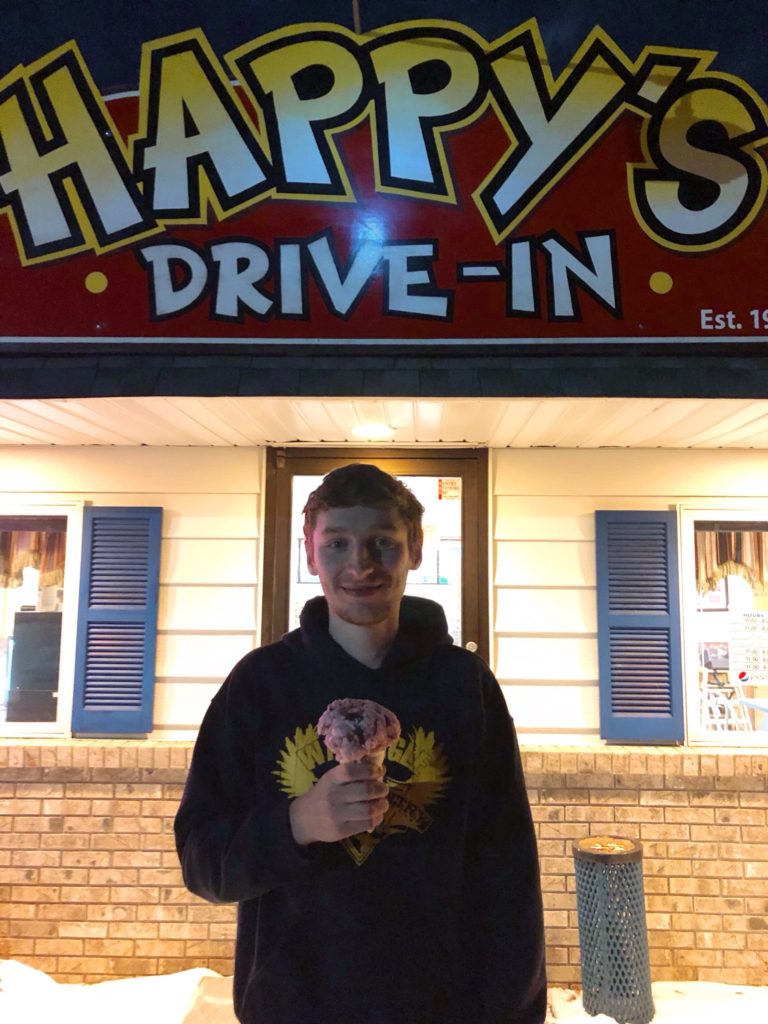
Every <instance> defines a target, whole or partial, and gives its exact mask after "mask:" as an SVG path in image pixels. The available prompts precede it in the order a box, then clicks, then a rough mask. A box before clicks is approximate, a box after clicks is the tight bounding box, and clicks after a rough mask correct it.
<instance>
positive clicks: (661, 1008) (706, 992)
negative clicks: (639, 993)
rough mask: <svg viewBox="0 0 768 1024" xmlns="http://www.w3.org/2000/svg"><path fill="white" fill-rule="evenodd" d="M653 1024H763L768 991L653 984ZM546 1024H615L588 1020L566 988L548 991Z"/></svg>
mask: <svg viewBox="0 0 768 1024" xmlns="http://www.w3.org/2000/svg"><path fill="white" fill-rule="evenodd" d="M651 988H652V991H653V1003H654V1006H655V1007H656V1015H655V1017H654V1018H653V1024H764V1022H768V988H758V987H754V986H749V985H721V984H719V983H717V982H709V981H655V982H654V983H653V985H652V986H651ZM547 1024H616V1022H615V1020H614V1018H613V1017H608V1016H606V1015H605V1014H603V1013H599V1014H597V1015H596V1016H594V1017H591V1016H590V1015H589V1014H588V1013H587V1012H586V1011H585V1009H584V1007H583V1005H582V1002H581V996H580V995H579V994H578V993H576V992H574V991H572V990H571V989H567V988H553V989H550V990H549V1012H548V1014H547Z"/></svg>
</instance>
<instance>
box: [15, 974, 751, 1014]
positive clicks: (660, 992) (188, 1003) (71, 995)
mask: <svg viewBox="0 0 768 1024" xmlns="http://www.w3.org/2000/svg"><path fill="white" fill-rule="evenodd" d="M206 978H218V979H221V982H222V984H221V985H220V986H217V985H216V983H215V982H205V984H202V983H203V981H204V979H206ZM208 985H210V986H211V991H210V993H208V994H205V992H204V989H205V987H206V986H208ZM652 987H653V1001H654V1004H655V1006H656V1016H655V1017H654V1018H653V1024H768V987H765V988H758V987H751V986H748V985H721V984H718V983H716V982H706V981H690V982H677V981H656V982H654V983H653V986H652ZM230 992H231V979H230V978H226V979H225V978H222V975H220V974H217V973H216V971H209V970H208V969H207V968H204V967H199V968H195V969H193V970H190V971H180V972H179V973H177V974H165V975H158V976H156V977H145V978H120V979H118V980H117V981H102V982H99V983H98V984H95V985H60V984H58V983H57V982H56V981H54V980H53V978H51V977H49V976H48V975H47V974H44V973H43V972H42V971H37V970H35V969H34V968H33V967H28V966H27V965H26V964H22V963H19V961H18V960H0V1021H2V1024H51V1022H52V1021H62V1022H63V1024H69V1022H77V1024H105V1021H108V1022H109V1024H183V1022H184V1020H185V1019H187V1015H188V1014H190V1016H189V1018H188V1024H192V1021H193V1020H195V1021H200V1022H203V1021H206V1022H208V1021H210V1022H213V1021H221V1022H224V1021H230V1020H231V1021H234V1015H233V1014H232V1009H231V1000H230V999H229V993H230ZM225 1003H226V1004H227V1005H224V1004H225ZM190 1011H192V1012H191V1013H190ZM546 1024H615V1021H614V1019H613V1017H608V1016H606V1015H605V1014H602V1013H601V1014H598V1015H597V1016H595V1017H591V1016H590V1015H589V1014H588V1013H587V1012H586V1011H585V1010H584V1007H583V1005H582V1002H581V996H580V995H579V994H578V993H577V992H574V991H573V990H572V989H567V988H551V989H550V990H549V1011H548V1013H547V1021H546Z"/></svg>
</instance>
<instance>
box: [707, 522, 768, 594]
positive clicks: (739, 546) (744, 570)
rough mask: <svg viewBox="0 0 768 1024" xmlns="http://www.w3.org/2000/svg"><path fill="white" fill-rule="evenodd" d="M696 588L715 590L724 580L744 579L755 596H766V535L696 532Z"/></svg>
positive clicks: (753, 532)
mask: <svg viewBox="0 0 768 1024" xmlns="http://www.w3.org/2000/svg"><path fill="white" fill-rule="evenodd" d="M694 541H695V545H696V587H697V589H698V591H699V593H701V594H703V593H706V592H707V591H709V590H714V589H715V588H716V587H717V585H718V583H719V582H720V580H722V579H723V578H724V577H725V576H743V577H744V579H746V580H747V581H748V582H749V583H750V585H751V587H752V589H753V590H754V592H755V593H756V594H765V593H768V533H763V532H760V531H758V530H699V529H697V530H695V531H694Z"/></svg>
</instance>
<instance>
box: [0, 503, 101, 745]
mask: <svg viewBox="0 0 768 1024" xmlns="http://www.w3.org/2000/svg"><path fill="white" fill-rule="evenodd" d="M81 528H82V509H81V507H80V506H79V505H75V504H70V505H56V506H54V505H38V506H35V505H25V506H18V507H8V506H4V508H3V510H2V514H1V515H0V730H2V733H3V735H8V736H17V735H25V736H30V735H37V736H39V735H43V736H44V735H56V734H60V733H62V732H66V731H67V730H68V728H69V719H70V715H71V709H72V685H73V678H74V654H75V625H76V619H77V582H78V577H79V563H80V548H81V538H80V533H81Z"/></svg>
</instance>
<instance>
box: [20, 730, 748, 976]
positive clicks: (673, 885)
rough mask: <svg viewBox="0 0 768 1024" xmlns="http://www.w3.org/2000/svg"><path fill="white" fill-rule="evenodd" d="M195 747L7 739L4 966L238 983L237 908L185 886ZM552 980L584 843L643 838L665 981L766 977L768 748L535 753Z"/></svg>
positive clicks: (574, 957) (570, 926) (566, 946)
mask: <svg viewBox="0 0 768 1024" xmlns="http://www.w3.org/2000/svg"><path fill="white" fill-rule="evenodd" d="M189 753H190V747H189V745H188V744H182V743H157V742H155V743H151V742H148V743H139V742H128V741H125V742H124V741H104V742H101V743H97V742H95V741H85V740H79V741H73V742H70V743H64V742H45V741H39V742H34V741H28V742H27V743H25V744H23V745H22V744H14V743H12V742H10V741H5V742H3V743H0V958H12V959H17V960H21V961H23V962H24V963H26V964H29V965H31V966H33V967H37V968H38V969H40V970H44V971H46V972H48V973H49V974H51V975H53V977H55V978H56V979H57V980H59V981H70V982H75V981H78V982H79V981H101V980H104V979H105V978H115V977H123V976H127V975H148V974H164V973H170V972H173V971H179V970H184V969H186V968H189V967H199V966H207V967H210V968H212V969H213V970H216V971H219V972H220V973H222V974H231V971H232V949H233V938H234V908H233V907H231V906H224V907H221V906H219V907H216V906H212V905H209V904H206V903H204V902H203V901H201V900H199V899H197V898H196V897H194V896H192V895H190V894H189V893H188V892H187V891H186V890H185V889H184V887H183V886H182V884H181V877H180V873H179V869H178V864H177V860H176V853H175V849H174V845H173V816H174V814H175V810H176V806H177V804H178V800H179V797H180V795H181V787H182V784H183V781H184V776H185V772H186V765H187V762H188V758H189ZM523 757H524V762H525V766H526V773H527V779H528V786H529V791H530V797H531V803H532V806H533V813H534V817H535V819H536V825H537V830H538V834H539V852H540V856H541V867H542V881H543V887H544V895H545V903H546V914H547V919H546V920H547V939H548V963H549V975H550V980H551V982H552V983H553V984H560V985H578V983H579V981H580V974H579V966H578V964H579V942H578V929H577V922H576V895H575V884H574V871H573V860H572V854H571V847H572V842H573V840H574V839H579V838H582V837H584V836H587V835H594V834H600V833H609V834H612V835H618V836H627V837H631V838H638V837H639V838H640V839H641V841H642V842H643V847H644V854H645V857H644V877H645V892H646V908H647V913H648V936H649V945H650V955H651V973H652V977H653V979H654V980H684V979H686V980H700V981H723V982H730V983H733V984H754V985H761V984H768V819H767V815H768V754H757V753H752V754H747V753H744V754H738V753H736V754H734V753H732V752H731V753H721V752H717V753H713V752H709V751H708V752H695V751H691V750H690V749H682V750H675V751H664V750H660V749H654V748H611V749H610V751H609V750H606V749H605V748H600V750H599V751H598V750H591V751H586V750H582V749H579V750H578V751H575V750H573V749H566V748H560V749H555V748H550V747H547V748H543V747H535V748H533V747H528V748H526V749H524V751H523Z"/></svg>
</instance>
